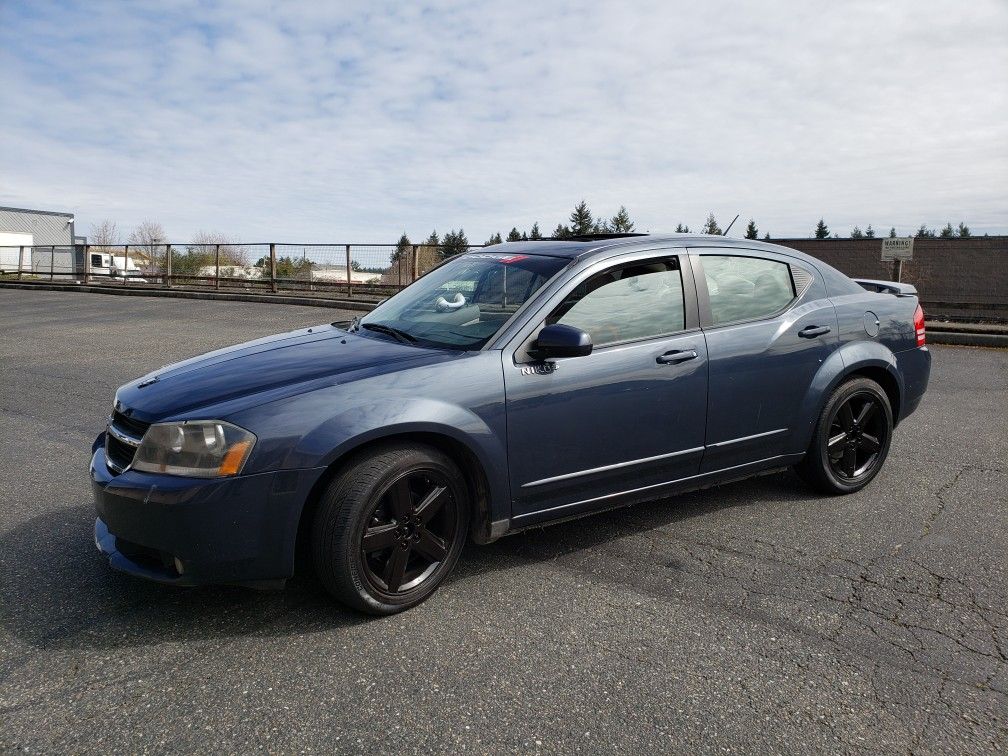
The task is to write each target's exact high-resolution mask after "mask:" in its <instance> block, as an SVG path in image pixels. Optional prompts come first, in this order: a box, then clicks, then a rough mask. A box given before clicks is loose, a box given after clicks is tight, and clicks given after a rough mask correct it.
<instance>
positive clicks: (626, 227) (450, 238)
mask: <svg viewBox="0 0 1008 756" xmlns="http://www.w3.org/2000/svg"><path fill="white" fill-rule="evenodd" d="M635 229H636V223H635V222H634V221H633V219H631V217H630V213H629V212H627V209H626V207H625V206H623V205H620V208H619V210H618V211H617V212H616V214H615V215H613V216H611V217H606V216H596V215H594V214H593V213H592V211H591V209H590V208H589V207H588V203H587V202H586V201H585V200H583V199H582V200H581V201H580V202H578V203H577V204H576V205H575V206H574V209H573V210H571V212H570V215H569V216H568V217H567V219H566V222H565V221H561V222H560V223H557V225H556V228H554V229H553V232H552V233H551V234H550V235H549V236H543V234H542V232H541V231H540V228H539V223H538V221H537V222H535V223H533V224H532V227H531V228H530V229H529V230H528V231H525V230H521V231H519V230H518V227H517V226H512V227H511V231H510V232H509V233H508V235H507V236H506V237H505V236H502V235H501V233H500V232H499V231H498V232H497V233H494V234H491V236H490V238H489V239H487V240H486V241H485V242H484V243H483V245H484V246H487V247H489V246H492V245H494V244H501V243H502V242H505V241H509V242H515V241H537V240H540V239H547V238H548V239H570V238H574V237H578V236H586V235H589V234H614V233H633V232H634V231H635ZM675 230H676V233H680V234H688V233H692V231H691V229H690V227H689V226H688V225H686V224H684V223H678V224H677V225H676V228H675ZM699 233H701V234H711V235H714V236H720V235H721V234H722V233H723V231H722V229H721V226H720V225H719V224H718V221H717V218H716V216H715V215H714V213H713V212H712V213H708V215H707V220H706V221H704V223H703V225H702V226H701V227H700V231H699ZM811 235H812V236H813V237H814V238H816V239H840V238H842V237H841V236H840V235H839V234H837V233H835V232H832V233H831V232H830V230H829V227H828V226H827V225H826V221H825V220H824V219H823V218H820V219H819V222H818V223H817V224H816V225H815V227H814V228H813V229H812V234H811ZM912 235H913V236H916V237H923V238H934V237H940V238H943V239H950V238H953V237H958V238H966V237H969V236H971V234H970V229H969V226H967V225H966V223H965V222H960V223H959V227H958V228H954V227H953V226H952V224H951V223H947V224H946V225H945V227H944V228H942V229H940V230H935V229H933V228H928V227H927V226H926V225H925V224H923V223H922V224H921V226H920V228H919V229H917V231H916V232H915V233H913V234H912ZM876 236H877V234H876V232H875V229H874V228H872V226H871V224H870V223H869V224H868V226H866V227H865V228H864V229H863V230H862V229H861V227H860V226H854V228H852V229H851V232H850V238H851V239H874V238H875V237H876ZM888 236H889V237H890V238H895V237H896V236H897V233H896V227H895V226H893V227H891V228H890V229H889V233H888ZM745 238H746V239H759V238H760V230H759V227H758V226H757V225H756V221H755V220H753V219H752V218H750V219H749V222H748V224H746V228H745ZM762 238H763V239H764V240H770V239H771V236H770V233H769V232H764V234H763V237H762ZM419 246H420V247H425V248H428V249H430V248H434V249H437V250H439V252H440V256H441V257H451V256H453V255H457V254H461V253H462V252H465V251H466V250H467V249H468V248H469V246H470V242H469V239H468V238H467V237H466V234H465V231H464V230H463V229H462V228H459V229H458V231H456V230H455V229H454V228H452V229H451V230H450V231H449V232H448V233H446V234H445V235H444V236H440V235H439V234H438V232H437V231H436V230H434V231H432V232H431V233H430V236H428V237H427V238H426V239H425V240H424V241H423V242H421V243H420V245H419ZM412 247H413V242H412V241H410V238H409V236H408V235H407V234H406V232H403V234H402V236H400V237H399V241H398V243H397V244H396V249H395V251H394V252H393V253H392V262H396V261H397V260H399V259H400V258H401V257H402V255H403V254H405V253H407V252H408V251H409V250H411V249H412Z"/></svg>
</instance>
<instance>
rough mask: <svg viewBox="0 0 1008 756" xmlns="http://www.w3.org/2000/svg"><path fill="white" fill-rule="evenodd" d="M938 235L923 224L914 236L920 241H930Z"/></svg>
mask: <svg viewBox="0 0 1008 756" xmlns="http://www.w3.org/2000/svg"><path fill="white" fill-rule="evenodd" d="M936 235H937V234H936V233H935V230H934V229H933V228H928V227H927V226H925V225H924V224H923V223H921V225H920V228H918V229H917V233H916V234H914V236H916V237H917V238H918V239H930V238H932V237H934V236H936Z"/></svg>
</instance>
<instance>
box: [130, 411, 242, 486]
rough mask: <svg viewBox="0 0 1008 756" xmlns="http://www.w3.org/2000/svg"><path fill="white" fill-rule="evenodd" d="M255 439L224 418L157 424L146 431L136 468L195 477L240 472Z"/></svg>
mask: <svg viewBox="0 0 1008 756" xmlns="http://www.w3.org/2000/svg"><path fill="white" fill-rule="evenodd" d="M255 442H256V437H255V435H253V434H252V433H249V432H248V431H247V430H245V429H244V428H239V427H238V426H237V425H231V423H225V422H223V421H222V420H187V421H183V422H180V423H155V424H154V425H152V426H151V427H150V428H148V429H147V432H146V433H145V434H144V437H143V440H142V441H141V442H140V446H139V448H138V449H137V451H136V455H135V456H134V457H133V464H132V468H133V469H134V470H140V471H142V472H152V473H161V474H163V475H184V476H187V477H192V478H221V477H227V476H229V475H237V474H238V473H239V472H241V469H242V465H244V464H245V460H246V459H248V456H249V453H250V452H251V451H252V447H253V446H254V445H255Z"/></svg>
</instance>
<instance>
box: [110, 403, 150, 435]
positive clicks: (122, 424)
mask: <svg viewBox="0 0 1008 756" xmlns="http://www.w3.org/2000/svg"><path fill="white" fill-rule="evenodd" d="M112 422H113V423H115V426H116V427H117V428H119V430H123V431H126V432H127V433H129V434H130V435H131V436H136V437H137V438H143V434H144V433H146V432H147V429H148V428H149V427H150V423H144V422H141V421H140V420H134V419H133V418H132V417H127V416H126V415H124V414H123V413H122V412H117V411H115V410H113V411H112Z"/></svg>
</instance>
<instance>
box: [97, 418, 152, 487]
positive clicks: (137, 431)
mask: <svg viewBox="0 0 1008 756" xmlns="http://www.w3.org/2000/svg"><path fill="white" fill-rule="evenodd" d="M149 427H150V424H149V423H144V422H141V421H140V420H136V419H135V418H131V417H129V416H127V415H125V414H123V413H122V412H119V411H113V412H112V416H111V417H110V418H109V424H108V428H107V429H106V431H105V459H106V461H107V463H108V467H109V469H110V470H111V471H112V472H114V473H117V474H118V473H121V472H122V471H123V470H125V469H126V468H127V467H129V466H130V465H131V464H132V462H133V456H134V455H135V454H136V450H137V447H138V446H139V445H140V439H142V438H143V436H144V433H146V432H147V428H149Z"/></svg>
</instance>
